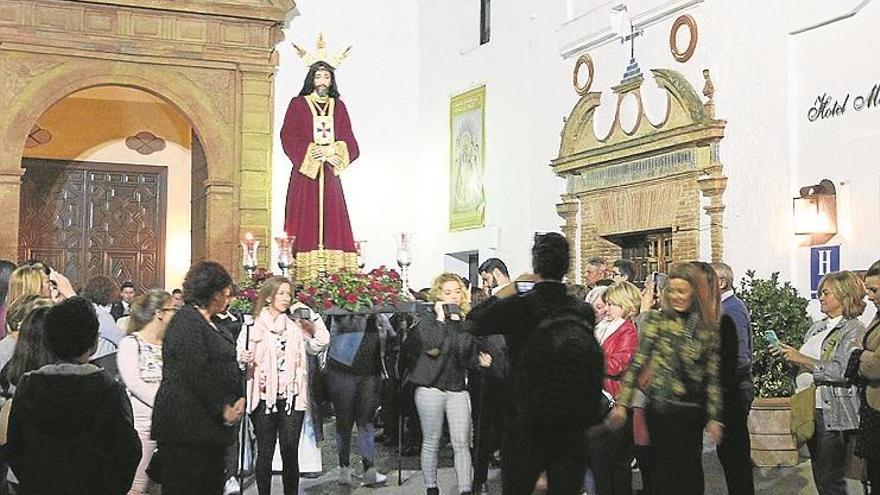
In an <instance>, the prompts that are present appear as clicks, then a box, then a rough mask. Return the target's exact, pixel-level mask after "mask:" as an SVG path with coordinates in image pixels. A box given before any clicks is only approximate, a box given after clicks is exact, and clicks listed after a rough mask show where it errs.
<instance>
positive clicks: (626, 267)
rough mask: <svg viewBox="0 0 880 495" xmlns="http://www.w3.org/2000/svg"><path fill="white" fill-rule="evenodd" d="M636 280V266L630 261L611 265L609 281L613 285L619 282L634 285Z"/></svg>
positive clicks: (625, 260)
mask: <svg viewBox="0 0 880 495" xmlns="http://www.w3.org/2000/svg"><path fill="white" fill-rule="evenodd" d="M635 279H636V264H635V262H634V261H632V260H627V259H622V260H617V261H615V262H614V264H613V265H611V280H614V283H615V284H619V283H621V282H629V283H634V281H635Z"/></svg>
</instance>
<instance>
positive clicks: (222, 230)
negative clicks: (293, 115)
mask: <svg viewBox="0 0 880 495" xmlns="http://www.w3.org/2000/svg"><path fill="white" fill-rule="evenodd" d="M293 6H294V4H293V0H198V1H195V0H193V1H187V2H181V1H177V0H137V1H135V0H92V1H90V2H80V1H75V0H0V107H2V108H3V109H4V110H3V112H2V113H0V129H2V130H3V131H2V132H3V133H4V135H3V137H2V140H0V208H3V211H5V212H6V214H7V220H6V228H4V229H3V230H2V232H0V257H2V258H6V259H15V257H16V253H17V245H18V220H19V219H18V217H19V191H20V183H21V180H20V176H21V173H22V169H21V154H22V149H23V147H24V144H25V142H26V139H27V137H28V133H29V132H30V131H31V129H32V128H33V125H34V123H36V122H37V119H38V118H39V117H40V116H41V115H42V114H43V113H44V112H45V111H46V110H47V109H48V108H49V107H50V106H52V105H53V104H54V103H55V102H57V101H58V100H60V99H62V98H64V97H66V96H67V95H70V94H71V93H74V92H76V91H79V90H82V89H86V88H90V87H95V86H104V85H121V86H129V87H134V88H138V89H142V90H145V91H148V92H150V93H153V94H155V95H158V96H160V97H161V98H163V99H165V100H166V101H168V102H169V103H170V104H172V105H173V106H175V107H176V108H177V109H178V110H179V111H180V112H181V113H182V114H183V115H184V116H185V117H186V118H187V119H189V121H190V123H191V125H192V127H193V129H194V132H195V134H196V135H197V136H198V138H199V141H200V142H201V144H202V146H203V148H204V155H205V156H204V158H205V161H206V162H207V172H206V176H207V178H206V179H205V180H202V181H200V182H201V183H196V182H194V183H193V190H194V197H195V196H196V193H195V191H197V190H203V193H204V194H203V197H204V199H205V201H204V210H205V211H204V212H203V214H201V215H194V217H193V232H194V234H193V236H194V238H193V243H192V245H193V252H192V258H193V261H195V260H198V259H206V258H207V259H213V260H216V261H219V262H221V263H223V264H224V265H225V266H227V267H229V268H232V269H234V270H235V272H236V274H239V275H240V273H241V266H240V263H239V262H238V261H239V258H238V239H239V237H240V236H241V234H242V233H243V232H245V231H250V232H253V233H254V235H255V236H257V237H259V238H262V239H269V238H270V237H271V236H270V207H271V205H270V196H269V195H270V189H271V188H270V182H271V155H272V127H273V125H272V114H273V102H272V100H273V91H272V78H273V76H274V72H275V67H276V66H277V54H276V52H275V45H276V44H277V43H278V42H279V41H281V39H282V38H283V35H282V31H281V29H282V27H283V23H284V21H285V19H286V17H287V15H288V13H289V12H290V11H291V10H292V9H293ZM194 176H196V174H194ZM175 207H176V205H169V208H175ZM177 207H179V205H178V206H177ZM198 217H201V220H199V219H198ZM196 237H199V238H196ZM266 253H267V251H266V250H264V254H263V256H264V257H265V256H267V255H266ZM266 262H267V258H264V259H262V260H260V263H261V265H263V266H266V265H267V263H266Z"/></svg>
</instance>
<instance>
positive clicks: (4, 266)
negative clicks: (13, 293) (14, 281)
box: [0, 260, 15, 307]
mask: <svg viewBox="0 0 880 495" xmlns="http://www.w3.org/2000/svg"><path fill="white" fill-rule="evenodd" d="M13 271H15V263H13V262H11V261H6V260H0V307H3V306H4V305H6V294H8V293H9V277H10V276H11V275H12V272H13Z"/></svg>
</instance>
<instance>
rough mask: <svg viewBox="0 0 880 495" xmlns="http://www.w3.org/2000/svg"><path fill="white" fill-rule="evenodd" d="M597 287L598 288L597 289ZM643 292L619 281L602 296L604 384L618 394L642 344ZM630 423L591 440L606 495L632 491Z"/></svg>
mask: <svg viewBox="0 0 880 495" xmlns="http://www.w3.org/2000/svg"><path fill="white" fill-rule="evenodd" d="M593 290H596V289H593ZM641 297H642V295H641V293H640V292H639V289H638V288H636V286H635V285H633V284H631V283H629V282H626V281H624V282H618V283H616V284H614V285H612V286H610V287H608V288H607V290H605V291H604V292H603V293H602V295H601V296H600V299H601V300H602V303H603V305H604V307H605V317H604V318H603V319H602V321H600V322H598V323H597V324H596V330H595V335H596V340H597V341H598V342H599V345H600V346H601V347H602V352H603V353H604V354H605V381H604V382H603V385H602V388H603V389H604V390H605V392H606V393H608V395H610V396H611V397H614V398H616V397H617V394H618V392H619V391H620V384H621V380H622V379H623V375H624V373H625V372H626V370H627V368H628V367H629V364H630V362H632V359H633V356H634V355H635V353H636V348H638V345H639V334H638V331H637V330H636V326H635V324H634V323H633V321H632V319H633V318H634V317H635V316H636V315H638V314H639V306H640V303H641ZM631 421H632V414H629V417H628V418H627V423H628V425H627V427H625V428H621V429H614V430H608V429H600V430H599V431H598V432H597V433H596V434H595V435H594V436H593V438H592V440H591V442H590V461H591V462H590V467H591V469H592V471H593V476H594V479H595V482H596V489H597V490H598V493H600V494H602V495H617V494H629V493H632V469H631V462H632V458H633V431H632V427H631V425H629V423H630V422H631Z"/></svg>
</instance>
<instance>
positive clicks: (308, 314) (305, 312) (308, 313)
mask: <svg viewBox="0 0 880 495" xmlns="http://www.w3.org/2000/svg"><path fill="white" fill-rule="evenodd" d="M293 314H294V315H296V317H297V318H299V319H300V320H311V319H312V310H310V309H309V308H296V310H295V311H294V313H293Z"/></svg>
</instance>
